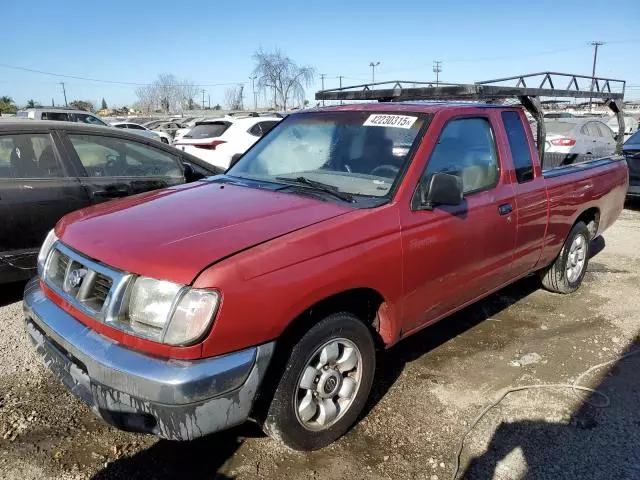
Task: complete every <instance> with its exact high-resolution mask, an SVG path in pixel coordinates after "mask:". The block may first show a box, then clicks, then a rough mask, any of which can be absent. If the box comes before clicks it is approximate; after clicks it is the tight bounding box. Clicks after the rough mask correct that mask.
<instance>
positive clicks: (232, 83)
mask: <svg viewBox="0 0 640 480" xmlns="http://www.w3.org/2000/svg"><path fill="white" fill-rule="evenodd" d="M0 67H4V68H9V69H12V70H20V71H23V72H31V73H38V74H40V75H51V76H53V77H60V78H71V79H73V80H82V81H85V82H97V83H109V84H113V85H128V86H133V87H148V86H153V85H154V84H153V83H138V82H122V81H118V80H105V79H100V78H90V77H80V76H78V75H69V74H66V73H54V72H46V71H44V70H36V69H34V68H27V67H18V66H16V65H8V64H6V63H0ZM238 83H242V84H244V82H230V83H200V84H190V83H189V84H187V83H176V84H172V85H165V86H167V87H184V86H191V85H193V86H194V87H223V86H227V85H238Z"/></svg>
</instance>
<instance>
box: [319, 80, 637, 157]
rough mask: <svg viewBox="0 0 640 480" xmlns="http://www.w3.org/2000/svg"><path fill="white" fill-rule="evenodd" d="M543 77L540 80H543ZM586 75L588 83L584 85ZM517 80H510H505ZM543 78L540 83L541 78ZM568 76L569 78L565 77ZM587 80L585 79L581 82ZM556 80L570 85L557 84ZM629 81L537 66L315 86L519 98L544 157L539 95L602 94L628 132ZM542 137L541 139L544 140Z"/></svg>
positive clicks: (412, 95) (383, 93)
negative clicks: (449, 79)
mask: <svg viewBox="0 0 640 480" xmlns="http://www.w3.org/2000/svg"><path fill="white" fill-rule="evenodd" d="M540 79H541V80H540ZM585 81H588V85H587V86H585ZM505 82H506V83H511V84H513V83H514V82H515V83H516V84H515V86H513V85H508V84H507V85H505V84H504V83H505ZM537 82H539V83H537ZM565 82H566V83H565ZM581 84H582V85H581ZM557 85H558V86H559V85H566V88H558V87H557ZM625 86H626V82H625V81H624V80H616V79H613V78H602V77H589V76H586V75H576V74H571V73H558V72H538V73H528V74H525V75H516V76H513V77H504V78H496V79H493V80H484V81H481V82H476V83H435V82H415V81H406V80H393V81H389V82H377V83H364V84H361V85H352V86H347V87H341V88H332V89H327V90H320V91H319V92H316V100H347V101H349V100H369V101H375V100H377V101H379V102H399V101H410V100H439V101H443V100H456V101H479V100H484V101H489V102H499V101H501V100H506V99H518V100H519V101H520V103H521V104H522V106H523V107H525V108H526V109H527V110H528V111H529V113H531V115H533V117H534V118H535V119H536V121H537V127H538V132H537V133H538V135H537V138H538V140H539V141H538V154H539V156H540V161H541V162H543V159H544V146H545V141H544V139H545V137H546V132H545V128H544V121H543V112H542V104H541V102H540V97H555V98H588V99H590V101H591V100H593V99H601V100H603V103H605V104H606V105H607V106H608V107H609V108H610V109H611V110H612V111H613V112H614V113H615V114H616V116H617V118H618V125H619V130H618V131H620V132H624V131H625V130H624V118H623V117H622V107H623V103H622V101H623V99H624V90H625ZM540 140H542V141H540ZM622 141H623V136H618V140H617V145H616V153H620V152H621V151H622Z"/></svg>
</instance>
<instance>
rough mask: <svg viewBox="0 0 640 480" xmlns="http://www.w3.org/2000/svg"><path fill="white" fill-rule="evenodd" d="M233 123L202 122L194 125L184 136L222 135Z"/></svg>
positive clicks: (208, 136) (206, 136)
mask: <svg viewBox="0 0 640 480" xmlns="http://www.w3.org/2000/svg"><path fill="white" fill-rule="evenodd" d="M230 126H231V123H229V122H211V123H200V124H198V125H196V126H195V127H193V128H192V129H191V130H190V131H189V133H188V134H186V135H185V136H184V138H196V139H197V138H212V137H219V136H220V135H222V134H223V133H224V132H225V131H226V130H227V129H228V128H229V127H230Z"/></svg>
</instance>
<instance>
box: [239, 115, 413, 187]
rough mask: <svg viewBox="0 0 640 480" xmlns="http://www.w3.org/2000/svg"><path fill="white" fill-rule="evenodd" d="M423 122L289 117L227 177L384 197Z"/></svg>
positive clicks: (396, 117)
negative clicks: (303, 182) (297, 182)
mask: <svg viewBox="0 0 640 480" xmlns="http://www.w3.org/2000/svg"><path fill="white" fill-rule="evenodd" d="M425 120H426V116H425V115H421V114H409V115H396V114H386V113H372V112H356V111H349V112H345V111H342V112H340V111H336V112H315V113H305V114H299V115H292V116H289V117H287V118H286V119H285V120H283V121H282V122H281V123H280V124H279V125H278V126H276V127H275V128H274V129H273V130H272V131H271V132H270V133H269V134H268V135H266V136H265V137H263V140H261V141H259V142H258V143H257V144H256V146H255V147H254V148H252V149H251V150H249V151H248V152H247V153H246V154H245V155H244V156H243V157H242V158H241V159H240V161H238V163H237V164H236V165H235V166H233V167H232V168H231V169H230V170H229V172H228V174H229V175H233V176H237V177H243V178H250V179H256V180H266V181H274V182H278V181H281V180H282V178H283V177H286V178H289V177H290V178H292V179H294V178H297V177H306V178H308V179H310V180H313V181H316V182H322V183H324V184H327V185H329V186H331V187H334V188H335V189H337V191H339V192H344V193H349V194H352V195H366V196H372V197H384V196H386V195H388V194H389V192H390V191H391V187H392V186H393V184H394V182H395V181H396V180H397V179H398V178H399V175H400V172H401V171H402V170H403V168H404V165H405V163H406V162H407V160H408V157H409V151H410V149H411V147H412V145H413V144H414V143H415V142H416V138H417V137H418V133H419V132H420V129H421V127H422V125H424V122H425ZM276 177H278V178H276Z"/></svg>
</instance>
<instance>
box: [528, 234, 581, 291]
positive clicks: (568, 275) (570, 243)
mask: <svg viewBox="0 0 640 480" xmlns="http://www.w3.org/2000/svg"><path fill="white" fill-rule="evenodd" d="M580 238H581V239H582V240H580ZM589 239H590V234H589V229H588V228H587V226H586V225H585V224H584V223H583V222H578V223H576V224H575V225H574V226H573V228H572V229H571V231H570V232H569V235H567V239H566V240H565V242H564V245H563V246H562V250H560V254H559V255H558V256H557V258H556V259H555V260H554V262H553V263H552V264H551V265H549V266H548V267H546V268H544V269H543V270H541V271H540V278H541V280H542V285H543V286H544V288H546V289H547V290H549V291H551V292H556V293H572V292H575V291H576V290H577V289H578V288H579V287H580V284H581V283H582V279H583V278H584V274H585V273H586V271H587V266H588V264H589ZM581 242H582V243H581ZM580 243H581V248H578V249H577V250H573V249H575V248H576V246H577V244H580ZM575 261H578V262H579V263H580V264H581V265H582V266H581V268H580V269H579V273H578V272H577V271H576V270H573V271H570V268H572V265H574V262H575ZM573 268H575V266H574V267H573Z"/></svg>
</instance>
